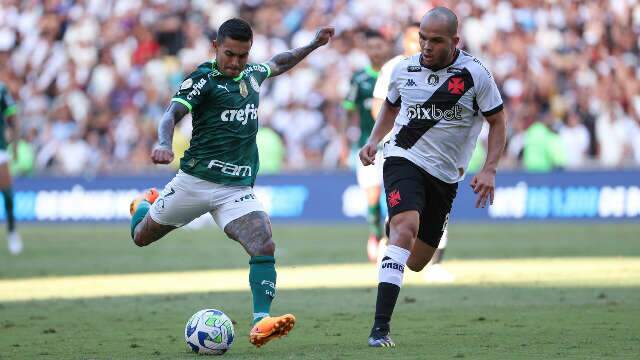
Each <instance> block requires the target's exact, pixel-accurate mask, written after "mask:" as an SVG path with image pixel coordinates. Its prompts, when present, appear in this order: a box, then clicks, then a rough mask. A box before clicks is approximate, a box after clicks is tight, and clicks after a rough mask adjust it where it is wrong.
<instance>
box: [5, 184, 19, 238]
mask: <svg viewBox="0 0 640 360" xmlns="http://www.w3.org/2000/svg"><path fill="white" fill-rule="evenodd" d="M2 197H3V198H4V212H5V215H6V216H7V230H9V232H12V231H14V230H15V228H16V225H15V217H14V216H13V190H11V188H8V189H4V190H2Z"/></svg>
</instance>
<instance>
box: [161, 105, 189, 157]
mask: <svg viewBox="0 0 640 360" xmlns="http://www.w3.org/2000/svg"><path fill="white" fill-rule="evenodd" d="M188 112H189V109H187V107H186V106H184V105H182V104H180V103H176V102H171V105H169V107H168V108H167V111H165V112H164V115H162V119H161V120H160V125H158V144H159V145H160V146H164V147H168V148H171V142H172V140H173V128H174V127H175V126H176V124H177V123H178V122H179V121H180V120H182V118H183V117H184V116H185V115H187V113H188Z"/></svg>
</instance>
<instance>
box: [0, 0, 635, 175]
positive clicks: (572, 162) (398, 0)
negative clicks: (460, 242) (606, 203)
mask: <svg viewBox="0 0 640 360" xmlns="http://www.w3.org/2000/svg"><path fill="white" fill-rule="evenodd" d="M0 2H1V4H2V6H1V8H0V64H2V66H1V67H0V81H3V82H5V83H6V84H7V86H8V87H9V89H10V90H11V92H12V94H13V96H14V97H15V98H16V100H17V101H18V104H19V109H20V110H19V113H18V119H19V122H20V126H21V137H22V141H21V144H20V146H19V150H18V151H19V153H20V154H19V155H21V157H22V158H23V159H24V158H27V159H29V157H31V159H32V166H31V167H30V168H29V167H27V170H25V171H26V172H27V173H57V174H76V175H80V174H82V175H87V174H96V173H104V172H110V173H119V172H127V173H132V172H143V171H150V170H152V169H154V168H155V167H154V166H153V165H151V164H150V162H149V153H150V149H151V147H152V146H153V144H154V142H155V139H156V128H157V124H158V122H159V120H160V118H161V115H162V113H163V112H164V109H165V108H166V106H167V105H168V101H169V99H170V97H171V95H172V94H173V93H174V91H175V90H176V89H177V87H178V86H179V84H180V82H181V81H182V79H183V77H184V76H185V75H187V74H188V73H189V72H190V71H191V70H192V69H194V67H196V66H197V65H198V64H199V63H202V62H204V61H206V60H208V59H211V57H212V51H211V40H212V39H214V38H215V30H216V29H217V27H218V26H219V25H220V24H221V23H222V22H224V21H225V20H227V19H228V18H231V17H234V16H239V17H242V18H244V19H246V20H248V21H249V22H250V23H251V24H252V26H253V29H254V44H253V48H252V50H251V56H250V61H252V62H262V61H266V60H267V59H269V58H270V57H271V56H273V55H274V54H277V53H279V52H282V51H286V50H287V49H289V48H292V47H298V46H302V45H305V44H307V43H308V42H309V41H311V39H312V38H313V36H314V34H315V29H317V28H318V27H320V26H323V25H327V24H329V25H332V26H335V27H336V30H337V35H336V37H335V39H333V40H332V42H331V44H330V45H329V46H328V47H326V48H323V49H321V50H318V51H316V52H314V53H313V54H312V55H310V56H309V57H308V58H307V59H306V60H305V61H304V62H303V63H301V64H300V65H299V66H297V67H296V68H294V69H293V70H292V71H290V72H288V73H286V74H283V75H281V76H279V77H277V78H274V79H272V80H269V81H267V82H265V83H264V84H263V86H262V89H261V94H262V96H261V100H260V101H261V103H260V110H259V115H260V123H261V126H262V127H263V128H262V129H261V133H260V134H261V137H260V138H259V142H260V144H261V145H260V146H261V147H262V146H264V147H266V150H265V154H269V155H268V156H269V161H270V162H271V163H273V164H272V165H273V166H270V167H269V168H270V169H272V170H273V171H279V170H297V169H309V168H337V167H345V166H348V164H349V161H347V159H345V158H344V153H345V151H344V149H342V148H341V147H342V146H343V142H342V141H341V140H340V137H341V135H342V134H340V129H341V122H344V121H346V118H347V116H346V114H345V110H344V109H343V108H342V106H341V103H342V100H343V99H344V98H345V96H346V93H347V91H348V89H349V80H350V78H351V75H352V73H353V72H354V71H356V70H359V69H361V68H363V67H364V66H366V65H367V64H368V62H369V60H368V58H367V54H366V49H365V48H363V44H364V42H363V41H362V32H363V31H364V30H366V29H375V30H378V31H380V32H381V33H382V34H383V35H384V36H385V37H386V39H388V40H389V42H390V43H394V44H397V45H398V46H399V42H398V41H397V38H398V36H399V35H400V33H401V31H402V29H403V27H404V26H406V25H407V24H409V23H411V22H414V21H419V19H420V17H421V16H422V15H423V14H424V13H425V12H426V11H427V10H429V9H430V8H431V7H433V6H437V5H445V6H449V7H450V8H452V9H453V10H454V11H455V12H456V13H457V15H458V17H459V19H460V36H461V47H462V48H464V49H467V50H468V51H469V52H471V53H472V54H473V55H475V56H477V57H478V58H479V59H481V60H482V61H483V62H484V64H485V65H487V67H488V68H489V69H490V70H491V71H492V72H493V74H494V77H495V79H496V81H497V83H498V86H499V87H500V89H501V92H502V95H503V99H504V101H505V106H506V110H507V113H508V121H509V125H508V126H509V128H508V147H507V150H506V152H505V155H504V157H505V159H504V161H503V166H505V167H521V166H523V167H525V168H527V169H530V170H533V171H547V170H549V169H552V168H593V167H620V166H638V165H640V54H639V50H638V49H639V47H640V40H639V39H640V3H639V2H637V1H635V0H593V1H572V0H558V1H551V0H549V1H536V0H514V1H500V0H470V1H413V0H394V1H376V2H374V1H369V0H318V1H311V0H244V1H218V0H193V1H186V0H171V1H168V0H75V1H73V0H67V1H65V0H45V1H35V0H0ZM401 52H402V51H401V49H399V48H397V46H396V48H395V50H394V53H401ZM392 55H393V54H389V56H390V57H391V56H392ZM190 131H191V128H190V119H189V118H185V119H184V120H183V121H182V122H181V124H180V125H179V126H178V129H177V131H176V135H175V139H174V145H175V147H176V150H178V155H179V153H180V152H181V151H183V150H184V149H185V148H186V147H187V146H188V141H189V137H190ZM354 131H357V130H356V129H350V130H349V131H348V132H349V133H353V132H354ZM350 138H352V139H357V134H356V135H352V136H350ZM485 138H486V134H485V135H483V136H482V137H481V141H480V143H479V148H480V150H482V148H483V146H486V145H484V144H483V142H484V141H486V139H485ZM481 152H482V151H481ZM264 156H265V155H264V154H263V158H264ZM532 159H533V160H532ZM265 160H266V159H265ZM541 160H542V161H541ZM541 163H542V164H541Z"/></svg>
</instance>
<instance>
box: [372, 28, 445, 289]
mask: <svg viewBox="0 0 640 360" xmlns="http://www.w3.org/2000/svg"><path fill="white" fill-rule="evenodd" d="M419 30H420V24H419V23H415V24H411V25H409V26H408V27H407V28H406V29H405V30H404V32H403V33H402V48H403V53H402V54H401V55H397V56H396V57H394V58H392V59H391V60H389V61H387V62H386V63H385V64H384V65H383V66H382V68H381V69H380V73H379V75H378V80H377V81H376V86H375V88H374V90H373V101H372V110H371V113H372V115H373V118H374V119H375V118H376V117H377V116H378V113H379V112H380V108H381V107H382V104H383V103H384V100H385V99H386V98H387V89H388V88H389V83H390V82H391V72H392V71H393V68H394V67H395V66H396V65H398V63H399V62H400V61H402V60H404V59H406V58H408V57H410V56H411V55H413V54H415V53H417V52H419V51H420V42H419V41H418V32H419ZM385 140H388V139H387V138H385ZM377 158H378V159H380V160H378V161H376V163H375V165H370V167H373V168H380V170H379V171H378V170H374V171H376V172H379V173H380V174H382V163H383V161H384V160H383V158H382V155H381V154H380V151H379V152H378V155H377ZM364 168H365V169H366V168H367V167H364ZM372 172H373V171H372ZM368 178H369V181H370V182H374V181H377V182H378V184H380V182H381V181H382V179H381V178H380V177H368ZM385 225H386V224H385ZM385 228H388V226H385ZM385 231H386V230H385ZM448 234H449V226H448V225H447V226H445V229H444V232H443V234H442V238H441V239H440V243H439V244H438V249H436V252H435V253H434V254H433V257H432V259H431V262H430V263H429V265H428V266H427V268H426V269H425V273H424V278H425V280H427V281H430V282H452V281H454V280H455V276H454V275H453V274H451V273H450V272H449V271H447V269H445V268H444V267H443V266H442V260H443V258H444V252H445V249H446V247H447V243H448V239H449V236H448ZM387 237H389V234H387ZM378 247H379V250H378V249H376V251H379V254H380V255H381V254H383V253H384V244H383V245H380V246H378Z"/></svg>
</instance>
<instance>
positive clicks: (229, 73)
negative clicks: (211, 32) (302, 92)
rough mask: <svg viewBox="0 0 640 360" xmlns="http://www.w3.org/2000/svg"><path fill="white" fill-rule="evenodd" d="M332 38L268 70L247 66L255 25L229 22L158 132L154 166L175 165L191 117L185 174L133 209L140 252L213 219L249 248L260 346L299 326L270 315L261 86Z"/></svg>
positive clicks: (322, 37) (270, 246) (272, 280)
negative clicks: (182, 127)
mask: <svg viewBox="0 0 640 360" xmlns="http://www.w3.org/2000/svg"><path fill="white" fill-rule="evenodd" d="M333 34H334V29H333V28H329V27H327V28H322V29H320V30H319V31H318V32H317V34H316V36H315V38H314V39H313V41H311V43H309V44H308V45H307V46H303V47H300V48H296V49H292V50H289V51H286V52H284V53H281V54H277V55H275V56H274V57H273V58H271V59H270V60H269V61H267V62H266V63H262V64H248V63H247V60H248V57H249V51H250V49H251V45H252V41H253V31H252V30H251V26H250V25H249V24H248V23H247V22H246V21H244V20H242V19H237V18H234V19H230V20H227V21H225V22H224V23H223V24H222V25H221V26H220V28H219V29H218V35H217V38H216V40H215V41H214V42H213V47H214V51H215V55H216V58H215V60H213V61H212V62H211V61H210V62H205V63H203V64H201V65H200V66H198V68H197V69H196V70H195V71H194V72H192V73H191V74H190V75H189V76H188V77H187V78H186V79H185V80H184V81H183V82H182V84H181V85H180V89H179V90H178V92H177V93H176V94H175V96H174V97H173V98H172V99H171V105H170V106H169V108H168V109H167V111H166V112H165V114H164V115H163V117H162V120H161V121H160V124H159V126H158V145H157V146H156V147H154V149H153V150H152V153H151V160H152V161H153V162H154V163H156V164H168V163H170V162H171V161H172V160H173V157H174V155H173V151H172V150H171V149H172V148H171V140H172V137H173V130H174V127H175V125H176V123H178V121H180V119H182V118H183V117H184V116H185V115H186V114H187V113H189V112H191V113H192V117H193V134H192V135H193V136H192V138H191V144H190V146H189V149H187V151H186V152H185V154H184V157H182V159H181V160H180V170H179V172H178V174H177V175H176V176H175V177H174V178H173V180H171V182H169V184H167V186H166V187H165V188H164V190H163V191H162V192H161V193H160V194H158V193H157V192H155V191H154V190H153V189H151V190H150V191H148V192H147V193H146V194H144V195H143V196H142V197H141V198H139V199H136V200H134V201H133V203H132V204H131V209H130V210H131V213H132V219H131V236H132V238H133V241H134V243H135V244H136V245H138V246H146V245H149V244H151V243H152V242H154V241H156V240H158V239H160V238H162V237H163V236H164V235H166V234H167V233H169V232H170V231H172V230H174V229H176V228H178V227H180V226H182V225H185V224H187V223H189V222H190V221H191V220H193V219H195V218H197V217H199V216H200V215H202V214H204V213H207V212H208V213H210V214H211V216H212V217H213V219H214V220H215V222H216V223H217V224H218V226H219V227H220V228H221V229H223V230H224V232H225V234H227V236H228V237H229V238H230V239H233V240H235V241H237V242H239V243H240V244H241V245H242V246H243V247H244V249H245V250H246V252H247V253H248V254H249V256H250V260H249V284H250V287H251V292H252V294H253V324H254V325H253V328H252V329H251V332H250V334H249V341H250V342H251V343H252V344H253V345H255V346H258V347H259V346H262V345H264V344H265V343H267V342H268V341H270V340H272V339H275V338H279V337H281V336H284V335H286V334H287V333H288V332H289V331H290V330H291V329H292V328H293V326H294V324H295V317H294V316H293V315H291V314H286V315H283V316H277V317H271V316H270V315H269V310H270V307H271V301H272V300H273V298H274V296H275V284H276V270H275V259H274V252H275V243H274V242H273V240H272V238H271V237H272V234H271V222H270V220H269V216H268V215H267V214H266V213H265V212H264V209H263V208H262V205H261V204H260V202H259V201H258V200H257V199H256V196H255V194H254V192H253V185H254V182H255V177H256V174H257V172H258V148H257V145H256V133H257V131H258V101H259V92H260V84H261V83H262V82H263V81H264V80H266V79H267V78H269V77H273V76H277V75H280V74H282V73H284V72H285V71H287V70H289V69H291V68H292V67H293V66H295V65H296V64H297V63H299V62H300V61H301V60H302V59H304V58H305V57H306V56H307V55H309V53H311V52H312V51H313V50H315V49H317V48H318V47H320V46H323V45H325V44H327V43H328V42H329V39H330V38H331V37H332V36H333ZM300 121H304V119H300Z"/></svg>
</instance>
